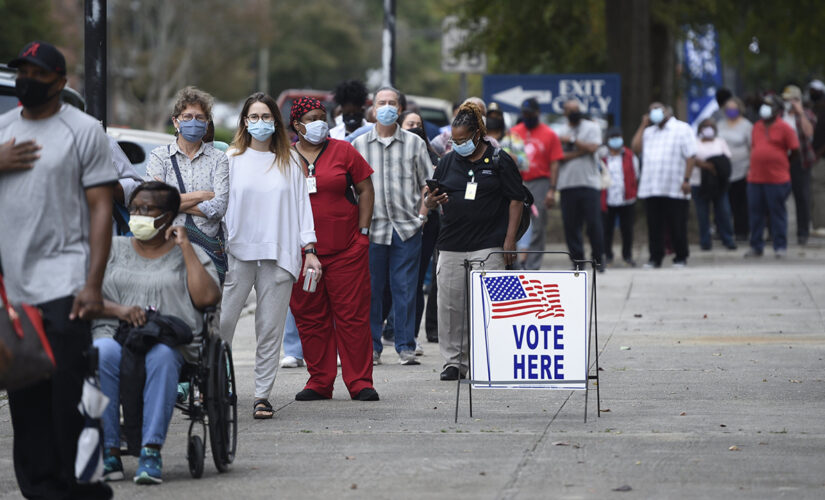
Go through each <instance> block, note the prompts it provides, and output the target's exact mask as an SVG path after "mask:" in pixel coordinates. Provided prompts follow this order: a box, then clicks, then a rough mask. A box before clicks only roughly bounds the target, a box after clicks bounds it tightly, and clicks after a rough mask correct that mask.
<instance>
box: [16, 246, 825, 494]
mask: <svg viewBox="0 0 825 500" xmlns="http://www.w3.org/2000/svg"><path fill="white" fill-rule="evenodd" d="M692 251H693V254H692V257H691V259H690V265H689V267H688V268H686V269H683V270H676V269H670V268H669V263H667V264H666V265H665V267H664V268H662V269H660V270H642V269H627V268H619V267H616V268H611V269H609V270H608V272H607V273H606V274H604V275H600V276H599V277H598V282H599V290H598V292H599V318H600V325H599V327H600V334H601V338H600V341H601V342H600V346H599V347H600V349H601V351H602V357H601V365H602V368H603V370H604V371H603V372H602V373H601V385H602V387H601V391H602V410H603V413H602V414H601V417H600V418H598V419H597V418H595V416H596V412H595V405H591V407H590V408H591V414H590V417H591V418H589V419H588V422H587V423H584V422H583V421H582V416H583V402H584V395H583V393H581V392H569V391H564V392H561V391H559V392H544V391H532V392H531V391H480V390H478V391H474V393H473V394H474V403H475V414H474V417H475V418H470V417H469V416H468V412H467V405H466V398H465V399H464V402H463V403H462V406H461V416H460V418H459V423H458V424H457V425H456V424H454V423H453V410H454V405H455V384H454V383H444V382H440V381H438V374H439V372H440V369H441V363H440V359H439V356H438V349H437V346H436V345H435V344H426V343H425V345H424V348H425V356H423V357H422V358H421V360H422V364H421V365H420V366H400V365H397V364H393V363H392V361H393V355H392V353H391V352H389V351H385V353H386V354H385V359H386V360H387V362H388V364H385V365H382V366H379V367H376V369H375V386H376V388H377V390H378V391H379V393H380V395H381V401H380V402H376V403H366V402H353V401H350V400H349V399H348V398H347V397H346V391H345V390H344V387H343V385H342V384H339V385H338V386H336V393H335V398H334V400H332V401H324V402H311V403H298V402H295V401H293V396H294V394H295V393H296V392H297V391H298V390H300V389H301V388H302V385H303V383H304V381H305V379H306V371H305V370H304V369H291V370H281V371H280V373H279V375H278V378H277V381H276V384H275V389H274V392H273V395H272V402H273V404H274V405H275V406H276V408H277V409H278V411H277V412H276V414H275V418H274V419H273V420H271V421H254V420H252V418H251V403H252V387H253V384H252V363H253V359H254V358H253V350H254V344H253V338H254V335H253V320H252V317H251V316H246V317H244V318H243V319H242V320H241V323H240V325H239V328H240V330H239V332H238V334H237V335H236V346H235V349H236V370H237V371H238V376H239V382H240V387H239V392H240V410H241V414H240V415H241V422H240V446H239V450H238V457H237V461H236V463H235V465H234V466H233V470H232V471H230V472H229V473H226V474H218V473H217V472H216V471H215V469H214V467H213V466H212V465H211V463H209V460H210V459H209V457H207V466H206V469H207V470H206V473H205V476H204V478H203V479H200V480H193V479H191V478H190V477H189V473H188V470H187V466H186V458H185V436H186V423H185V421H184V420H183V419H182V418H180V416H179V415H177V416H176V417H175V418H174V419H173V423H172V428H171V430H170V435H169V439H168V442H167V445H166V447H165V448H164V451H163V453H164V479H165V482H164V484H163V485H162V486H160V487H138V486H135V485H133V484H131V483H129V482H123V483H118V484H116V486H115V489H116V495H117V496H118V497H127V498H151V499H158V498H237V499H240V498H386V499H391V498H392V499H395V498H450V499H457V498H466V499H477V498H483V499H484V498H490V499H493V498H500V499H509V498H595V499H602V498H725V499H730V498H749V499H750V498H766V499H768V498H770V499H773V498H794V499H797V498H825V475H823V472H824V471H825V466H824V465H823V456H825V424H823V415H825V381H824V380H823V379H825V375H824V374H823V373H824V372H825V370H824V369H825V361H823V358H825V240H821V239H820V240H815V239H812V241H811V244H810V245H809V246H808V247H805V248H799V247H792V248H791V249H790V252H789V256H788V258H787V259H786V260H784V261H777V260H776V259H774V258H773V257H772V256H771V255H769V254H766V257H764V258H762V259H760V260H756V261H746V260H744V259H742V257H741V256H742V253H743V252H744V249H740V251H737V252H727V251H725V250H715V251H712V252H699V250H698V249H697V248H692ZM640 253H644V252H641V250H640ZM637 254H638V253H637ZM640 260H641V259H640ZM548 265H553V264H552V263H551V262H549V261H548ZM557 265H559V266H560V267H561V266H563V267H565V268H566V263H564V262H558V263H557ZM422 338H423V337H422ZM627 348H629V349H627ZM462 392H463V394H464V395H465V396H466V391H462ZM594 395H595V393H591V403H595V400H594V399H592V398H593V396H594ZM11 445H12V436H11V429H10V423H9V413H8V408H7V405H6V401H5V400H4V399H3V397H2V396H0V498H2V499H7V498H8V499H10V498H18V497H19V493H17V492H16V487H15V482H14V476H13V469H12V463H11ZM47 452H48V451H47V450H44V453H47ZM125 466H126V470H127V475H129V474H130V473H132V472H133V471H134V468H135V466H136V460H135V459H127V460H126V463H125ZM617 490H625V491H617Z"/></svg>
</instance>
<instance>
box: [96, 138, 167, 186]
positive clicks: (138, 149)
mask: <svg viewBox="0 0 825 500" xmlns="http://www.w3.org/2000/svg"><path fill="white" fill-rule="evenodd" d="M106 133H107V134H109V135H110V136H111V137H113V138H114V139H115V140H116V141H117V143H118V144H119V145H120V148H121V149H123V152H124V153H126V157H127V158H129V161H130V162H132V165H134V166H135V170H136V171H137V173H138V175H139V176H140V177H143V176H144V175H146V165H147V163H149V154H150V153H151V152H152V150H153V149H155V148H156V147H158V146H166V145H167V144H172V143H173V142H175V136H174V135H172V134H164V133H162V132H150V131H148V130H136V129H131V128H120V127H108V128H107V129H106Z"/></svg>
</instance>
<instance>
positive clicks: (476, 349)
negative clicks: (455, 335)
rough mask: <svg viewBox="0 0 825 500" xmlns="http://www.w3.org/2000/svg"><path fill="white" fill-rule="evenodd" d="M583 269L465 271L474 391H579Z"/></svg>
mask: <svg viewBox="0 0 825 500" xmlns="http://www.w3.org/2000/svg"><path fill="white" fill-rule="evenodd" d="M587 276H588V273H587V272H585V271H520V272H518V271H517V272H514V271H473V272H471V273H470V283H471V294H472V295H471V302H470V318H471V319H470V321H471V323H470V335H471V338H472V340H471V341H470V347H471V353H470V355H471V356H472V358H471V360H470V369H471V371H472V372H471V374H470V375H471V377H470V378H471V380H472V382H473V388H479V389H562V390H585V389H586V386H587V378H588V368H587V367H588V364H587V356H588V349H587V346H588V337H589V328H588V325H589V323H588V321H589V316H588V311H589V302H588V301H589V298H590V297H589V295H588V288H589V287H588V284H589V283H588V281H587Z"/></svg>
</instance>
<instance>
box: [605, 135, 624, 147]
mask: <svg viewBox="0 0 825 500" xmlns="http://www.w3.org/2000/svg"><path fill="white" fill-rule="evenodd" d="M607 146H608V147H609V148H610V149H619V148H621V147H622V146H624V139H622V138H621V137H611V138H610V139H608V140H607Z"/></svg>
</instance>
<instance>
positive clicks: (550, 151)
mask: <svg viewBox="0 0 825 500" xmlns="http://www.w3.org/2000/svg"><path fill="white" fill-rule="evenodd" d="M510 132H512V133H514V134H516V135H518V136H519V137H521V139H522V140H523V141H524V153H525V154H526V155H527V160H528V162H529V164H530V169H529V170H527V171H526V172H522V173H521V178H522V179H523V180H525V181H531V180H533V179H540V178H542V177H548V178H549V177H550V164H551V163H553V162H554V161H558V160H561V159H562V158H564V152H563V151H562V149H561V141H559V137H558V136H557V135H556V133H555V132H553V130H552V129H551V128H550V127H548V126H547V125H545V124H543V123H539V124H538V126H537V127H536V128H534V129H532V130H530V129H528V128H527V127H526V126H524V124H523V123H519V124H518V125H515V126H514V127H513V128H511V129H510Z"/></svg>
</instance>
